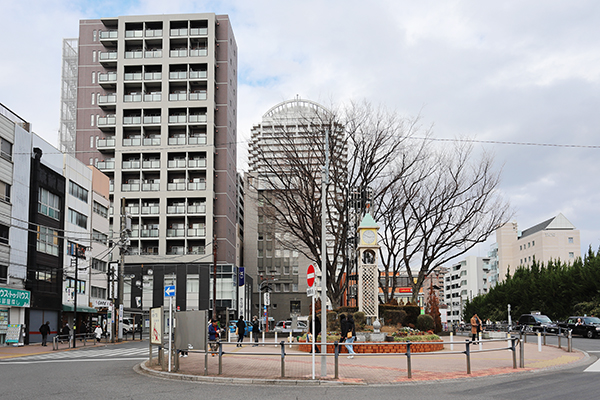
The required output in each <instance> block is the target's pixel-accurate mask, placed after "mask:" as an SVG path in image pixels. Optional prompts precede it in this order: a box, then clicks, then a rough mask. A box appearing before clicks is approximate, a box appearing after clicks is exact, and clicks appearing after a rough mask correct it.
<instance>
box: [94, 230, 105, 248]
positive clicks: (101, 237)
mask: <svg viewBox="0 0 600 400" xmlns="http://www.w3.org/2000/svg"><path fill="white" fill-rule="evenodd" d="M92 240H93V241H94V242H100V243H102V244H107V242H108V236H107V235H106V234H104V233H102V232H98V231H97V230H95V229H94V231H93V232H92Z"/></svg>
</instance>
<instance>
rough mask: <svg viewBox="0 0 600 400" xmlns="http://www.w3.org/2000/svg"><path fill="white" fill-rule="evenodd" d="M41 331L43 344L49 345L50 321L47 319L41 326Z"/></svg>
mask: <svg viewBox="0 0 600 400" xmlns="http://www.w3.org/2000/svg"><path fill="white" fill-rule="evenodd" d="M40 333H41V334H42V346H47V344H46V342H47V340H48V334H49V333H50V321H46V323H45V324H42V326H40Z"/></svg>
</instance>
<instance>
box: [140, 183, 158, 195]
mask: <svg viewBox="0 0 600 400" xmlns="http://www.w3.org/2000/svg"><path fill="white" fill-rule="evenodd" d="M159 190H160V182H156V181H155V182H146V183H142V191H143V192H158V191H159Z"/></svg>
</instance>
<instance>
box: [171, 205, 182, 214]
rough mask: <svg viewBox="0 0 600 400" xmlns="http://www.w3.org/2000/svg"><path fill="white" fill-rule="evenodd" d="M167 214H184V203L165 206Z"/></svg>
mask: <svg viewBox="0 0 600 400" xmlns="http://www.w3.org/2000/svg"><path fill="white" fill-rule="evenodd" d="M167 214H185V206H184V205H180V206H176V205H172V206H167Z"/></svg>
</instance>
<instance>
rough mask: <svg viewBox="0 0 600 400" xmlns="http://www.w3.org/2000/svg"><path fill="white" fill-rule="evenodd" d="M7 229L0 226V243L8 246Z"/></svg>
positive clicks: (4, 226)
mask: <svg viewBox="0 0 600 400" xmlns="http://www.w3.org/2000/svg"><path fill="white" fill-rule="evenodd" d="M9 229H10V228H9V227H8V226H6V225H2V224H0V243H4V244H8V232H9Z"/></svg>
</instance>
